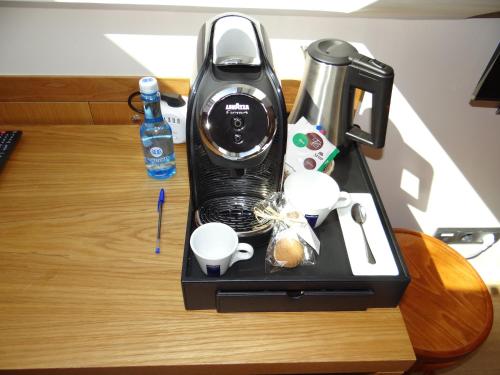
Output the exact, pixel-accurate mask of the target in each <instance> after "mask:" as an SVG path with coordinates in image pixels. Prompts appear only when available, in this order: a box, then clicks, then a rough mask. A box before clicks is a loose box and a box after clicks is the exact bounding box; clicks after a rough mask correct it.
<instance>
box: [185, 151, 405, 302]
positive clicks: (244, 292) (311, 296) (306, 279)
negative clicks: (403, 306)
mask: <svg viewBox="0 0 500 375" xmlns="http://www.w3.org/2000/svg"><path fill="white" fill-rule="evenodd" d="M332 177H333V178H335V180H336V181H337V182H338V184H339V186H340V188H341V190H345V191H348V192H350V193H371V194H372V196H373V199H374V201H375V205H376V207H377V210H378V214H379V215H380V219H381V222H382V226H383V227H384V230H385V234H386V235H387V238H388V240H389V244H390V246H391V250H392V252H393V255H394V259H395V261H396V264H397V267H398V270H399V275H397V276H354V275H353V274H352V271H351V267H350V264H349V261H348V256H347V251H346V248H345V244H344V238H343V235H342V230H341V228H340V222H339V219H338V215H337V213H336V211H334V212H332V213H331V214H330V215H329V216H328V217H327V219H326V220H325V222H324V223H323V224H322V225H321V226H320V227H319V228H317V229H316V230H315V232H316V234H317V236H318V238H319V240H320V242H321V251H320V256H319V258H318V262H317V264H316V265H314V266H303V267H297V268H293V269H284V270H282V271H278V272H275V273H266V272H265V262H264V258H265V253H266V246H264V245H260V246H256V247H255V246H254V247H255V254H254V256H253V258H252V259H251V260H248V261H242V262H238V263H236V264H234V265H233V266H232V267H231V268H230V269H229V270H228V271H227V272H226V274H224V275H223V276H221V277H217V278H213V277H207V276H206V275H205V274H204V273H203V272H202V271H201V269H200V267H199V266H198V262H197V261H196V258H195V256H194V254H193V253H192V251H191V249H190V247H189V237H190V235H191V233H192V231H193V230H194V229H195V224H194V222H193V215H192V210H191V208H190V210H189V217H188V224H187V228H186V241H185V247H184V259H183V267H182V277H181V283H182V292H183V296H184V304H185V307H186V309H188V310H196V309H217V311H219V312H244V311H318V310H364V309H366V308H369V307H392V306H396V305H397V304H398V303H399V300H400V298H401V296H402V295H403V293H404V291H405V289H406V286H407V285H408V283H409V281H410V278H409V275H408V271H407V269H406V265H405V264H404V261H403V258H402V257H401V253H400V251H399V248H398V246H397V243H396V241H395V238H394V235H393V233H392V229H391V225H390V223H389V219H388V218H387V215H386V213H385V210H384V208H383V205H382V202H381V200H380V196H379V194H378V192H377V189H376V187H375V183H374V181H373V178H372V176H371V174H370V171H369V168H368V165H367V164H366V160H365V158H364V156H363V155H362V154H361V152H360V151H359V149H358V147H357V146H356V145H352V146H351V147H349V148H348V149H345V150H344V151H343V153H342V156H341V157H340V155H339V157H338V158H337V159H336V160H335V169H334V171H333V173H332Z"/></svg>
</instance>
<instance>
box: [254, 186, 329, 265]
mask: <svg viewBox="0 0 500 375" xmlns="http://www.w3.org/2000/svg"><path fill="white" fill-rule="evenodd" d="M254 214H255V217H256V218H257V220H258V221H259V222H260V223H264V222H269V221H270V222H271V223H272V226H273V228H272V234H271V240H270V241H269V244H268V246H267V250H266V265H265V266H266V267H265V269H266V272H275V271H278V270H283V269H286V268H295V267H299V266H310V265H314V264H316V262H317V258H318V255H319V248H320V244H319V240H318V238H317V236H316V234H315V233H314V231H313V230H312V228H311V226H310V225H309V223H308V222H307V220H306V219H305V218H304V215H303V214H302V213H301V212H299V211H297V210H295V209H294V208H293V207H292V206H290V205H289V204H288V203H287V201H286V199H285V197H284V195H283V193H274V194H272V195H271V196H270V197H269V198H268V199H265V200H262V201H261V202H259V203H258V204H257V205H256V206H255V208H254Z"/></svg>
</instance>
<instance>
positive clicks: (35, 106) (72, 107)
mask: <svg viewBox="0 0 500 375" xmlns="http://www.w3.org/2000/svg"><path fill="white" fill-rule="evenodd" d="M26 123H28V124H38V125H50V124H92V123H93V121H92V114H91V112H90V108H89V106H88V104H87V103H81V102H51V103H47V102H39V103H31V102H12V103H3V102H0V124H9V125H17V124H26Z"/></svg>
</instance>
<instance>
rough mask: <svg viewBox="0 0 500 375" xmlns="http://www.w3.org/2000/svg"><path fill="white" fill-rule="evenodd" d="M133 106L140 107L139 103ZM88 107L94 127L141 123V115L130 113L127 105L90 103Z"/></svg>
mask: <svg viewBox="0 0 500 375" xmlns="http://www.w3.org/2000/svg"><path fill="white" fill-rule="evenodd" d="M134 104H135V105H136V106H137V107H140V106H141V103H134ZM89 106H90V111H91V112H92V118H93V120H94V125H128V124H140V123H141V122H142V115H140V114H138V113H136V112H134V111H132V110H131V109H130V108H129V106H128V104H127V103H117V102H91V103H89Z"/></svg>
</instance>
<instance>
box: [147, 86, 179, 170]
mask: <svg viewBox="0 0 500 375" xmlns="http://www.w3.org/2000/svg"><path fill="white" fill-rule="evenodd" d="M139 90H140V92H141V99H142V101H143V103H144V122H143V123H142V125H141V131H140V132H141V142H142V148H143V151H144V162H145V163H146V169H147V171H148V174H149V175H150V176H151V177H153V178H158V179H165V178H169V177H172V176H173V175H174V174H175V154H174V143H173V139H172V129H171V128H170V125H168V124H167V122H166V121H164V119H163V116H162V114H161V105H160V92H159V91H158V82H157V81H156V79H155V78H153V77H143V78H141V79H140V80H139Z"/></svg>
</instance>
